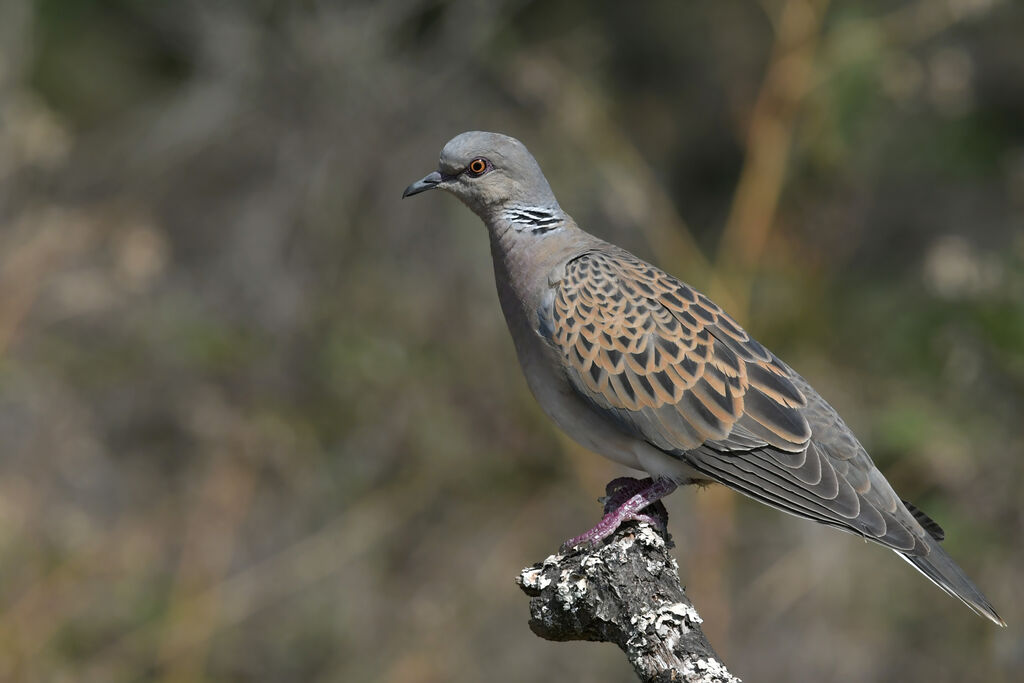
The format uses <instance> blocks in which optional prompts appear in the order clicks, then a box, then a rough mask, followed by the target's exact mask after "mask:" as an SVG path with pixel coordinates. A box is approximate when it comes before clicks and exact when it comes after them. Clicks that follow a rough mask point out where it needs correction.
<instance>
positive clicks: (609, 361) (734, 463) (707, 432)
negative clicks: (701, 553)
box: [402, 131, 1006, 626]
mask: <svg viewBox="0 0 1024 683" xmlns="http://www.w3.org/2000/svg"><path fill="white" fill-rule="evenodd" d="M428 190H442V191H445V192H448V193H450V194H453V195H455V196H456V197H457V198H458V199H460V200H461V201H462V202H463V203H464V204H465V205H466V206H467V207H468V208H469V209H470V210H472V211H473V212H474V213H475V214H476V215H477V216H479V217H480V219H481V220H482V221H483V223H484V225H486V227H487V231H488V234H489V236H490V246H491V257H492V260H493V263H494V277H495V283H496V285H497V290H498V299H499V301H500V303H501V308H502V311H503V313H504V315H505V320H506V322H507V323H508V329H509V332H510V334H511V337H512V341H513V344H514V346H515V350H516V355H517V357H518V359H519V363H520V365H521V367H522V371H523V374H524V375H525V377H526V381H527V384H528V385H529V387H530V390H531V391H532V393H533V395H534V397H535V398H536V399H537V401H538V402H539V403H540V406H541V408H542V409H543V410H544V412H545V413H546V414H547V415H548V416H549V417H550V418H551V419H552V420H553V421H554V422H555V423H556V424H557V425H558V426H559V427H560V428H561V429H562V430H564V431H565V432H566V433H567V434H568V435H569V436H570V437H571V438H572V439H573V440H575V441H576V442H578V443H579V444H580V445H582V446H583V447H585V448H587V449H589V450H592V451H594V452H595V453H597V454H599V455H602V456H604V457H607V458H610V459H611V460H613V461H615V462H617V463H621V464H622V465H625V466H627V467H630V468H634V469H637V470H642V471H645V472H647V474H649V475H650V478H649V479H645V480H643V481H642V482H638V483H634V484H631V485H624V486H619V487H618V491H617V493H616V496H617V497H616V499H615V500H614V501H612V505H611V506H610V507H609V506H606V509H610V510H611V511H610V512H608V513H607V514H606V515H605V516H604V517H603V518H602V519H601V521H600V522H599V523H598V524H597V525H596V526H595V527H594V528H593V529H591V530H590V531H588V532H586V533H584V534H582V535H580V536H578V537H576V538H574V539H571V540H570V541H568V542H567V544H566V545H567V546H569V547H572V546H576V545H580V544H596V543H600V542H601V541H602V540H603V539H604V538H606V537H607V536H609V535H610V534H611V533H612V532H614V531H615V529H616V528H617V527H618V526H619V525H621V524H622V523H623V522H626V521H629V520H647V521H651V522H655V523H656V522H657V520H654V519H652V518H651V517H649V516H648V515H645V514H644V509H645V508H646V507H647V506H649V505H651V504H652V503H654V502H655V501H657V500H659V499H661V498H662V497H664V496H666V495H668V494H670V493H671V492H672V491H674V490H675V489H676V488H677V487H678V486H681V485H687V484H707V483H718V484H723V485H725V486H727V487H729V488H731V489H733V490H735V491H738V492H739V493H742V494H744V495H746V496H749V497H751V498H753V499H755V500H757V501H760V502H761V503H765V504H767V505H769V506H771V507H774V508H777V509H779V510H782V511H784V512H788V513H791V514H793V515H796V516H798V517H802V518H805V519H809V520H812V521H815V522H819V523H821V524H826V525H828V526H831V527H835V528H837V529H840V530H842V531H846V532H849V533H852V534H856V535H858V536H861V537H863V538H865V539H868V540H871V541H874V542H876V543H879V544H881V545H883V546H885V547H887V548H890V549H892V550H893V551H895V552H896V553H897V554H898V555H899V556H900V557H902V558H903V559H904V560H906V561H907V562H909V563H910V564H911V565H912V566H914V567H915V568H916V569H917V570H918V571H920V572H921V573H922V574H924V575H925V576H926V577H927V578H928V579H930V580H931V581H932V582H933V583H935V584H936V585H937V586H938V587H939V588H941V589H942V590H943V591H945V592H946V593H948V594H949V595H952V596H954V597H956V598H958V599H959V600H961V601H962V602H963V603H964V604H966V605H967V606H968V607H970V608H971V609H972V610H974V611H975V612H976V613H977V614H979V615H981V616H983V617H985V618H987V619H989V620H991V621H992V622H994V623H996V624H998V625H1000V626H1005V625H1006V624H1005V622H1004V621H1003V620H1002V618H1000V617H999V615H998V614H997V613H996V611H995V609H994V608H993V607H992V605H991V604H990V603H989V601H988V599H987V598H986V597H985V596H984V595H983V594H982V592H981V591H980V590H979V589H978V588H977V587H976V586H975V585H974V584H973V583H972V582H971V580H970V579H968V578H967V576H966V575H965V574H964V572H963V570H962V569H961V568H960V567H959V566H958V565H957V564H956V562H954V560H953V559H952V558H951V557H950V556H949V554H948V553H946V551H945V550H943V548H942V546H941V545H940V541H942V540H943V538H944V532H943V530H942V528H941V527H940V526H939V525H938V524H937V523H936V522H935V521H933V520H932V519H931V518H930V517H928V516H927V515H926V514H925V513H924V512H922V511H921V510H919V509H917V508H916V507H915V506H913V505H911V504H909V503H907V502H906V501H904V500H902V499H901V498H900V497H899V496H898V495H897V494H896V492H895V491H894V490H893V487H892V486H891V485H890V484H889V482H888V481H887V480H886V478H885V477H884V476H883V475H882V473H881V472H880V471H879V469H878V468H877V467H876V466H875V464H874V462H873V461H872V460H871V457H870V456H869V455H868V453H867V451H866V450H865V448H864V446H863V445H861V443H860V442H859V441H858V440H857V437H856V436H855V435H854V434H853V432H852V431H851V430H850V428H849V427H847V425H846V423H844V422H843V420H842V418H841V417H840V416H839V414H838V413H837V412H836V410H835V409H834V408H833V407H832V406H831V405H829V404H828V402H827V401H825V399H823V398H822V397H821V396H820V395H819V394H818V392H816V391H815V390H814V388H813V387H811V385H810V384H809V383H808V382H807V380H805V379H804V378H803V377H801V376H800V375H799V374H798V373H797V372H796V371H795V370H793V369H792V368H791V367H790V366H789V365H787V364H786V363H785V362H783V361H782V360H781V359H779V358H778V357H777V356H776V355H775V354H773V353H772V352H771V351H769V350H768V349H767V348H765V347H764V346H762V345H761V344H760V343H758V342H757V341H756V340H755V339H754V338H753V337H751V336H750V334H748V333H747V332H746V331H745V330H744V329H743V328H742V327H741V326H740V325H739V324H738V323H737V322H736V321H735V320H734V319H733V318H732V317H731V316H729V314H728V313H726V312H725V311H724V310H722V308H721V307H719V306H718V305H717V304H715V303H714V302H713V301H711V300H710V299H709V298H708V297H706V296H705V295H704V294H702V293H701V292H699V291H698V290H697V289H695V288H693V287H691V286H690V285H688V284H686V283H684V282H682V281H680V280H678V279H676V278H675V277H673V276H672V275H669V274H668V273H666V272H664V271H663V270H660V269H659V268H657V267H655V266H653V265H651V264H649V263H647V262H645V261H643V260H642V259H640V258H637V257H636V256H634V255H633V254H631V253H629V252H628V251H626V250H624V249H621V248H619V247H617V246H615V245H613V244H610V243H608V242H605V241H603V240H601V239H599V238H597V237H595V236H593V235H591V234H590V233H588V232H586V231H584V230H583V229H581V228H580V227H579V226H578V225H577V224H576V222H575V221H574V220H573V219H572V218H571V217H570V216H569V215H568V214H567V213H566V212H565V211H563V210H562V208H561V206H560V205H559V203H558V201H557V200H556V199H555V195H554V193H553V192H552V190H551V186H550V185H549V184H548V181H547V180H546V179H545V177H544V174H543V172H542V171H541V169H540V166H539V165H538V164H537V161H536V160H535V159H534V157H533V156H532V155H531V154H530V152H529V151H528V150H527V149H526V147H525V146H524V145H523V144H522V143H521V142H519V141H518V140H516V139H515V138H512V137H509V136H506V135H502V134H499V133H488V132H481V131H471V132H466V133H462V134H461V135H458V136H456V137H455V138H453V139H452V140H451V141H449V142H448V143H447V144H446V145H445V146H444V149H443V150H442V151H441V156H440V160H439V163H438V168H437V170H436V171H433V172H431V173H429V174H428V175H427V176H426V177H424V178H422V179H421V180H418V181H416V182H414V183H412V184H411V185H409V186H408V187H407V188H406V190H405V192H404V193H403V194H402V197H403V198H405V197H410V196H413V195H418V194H421V193H423V192H426V191H428Z"/></svg>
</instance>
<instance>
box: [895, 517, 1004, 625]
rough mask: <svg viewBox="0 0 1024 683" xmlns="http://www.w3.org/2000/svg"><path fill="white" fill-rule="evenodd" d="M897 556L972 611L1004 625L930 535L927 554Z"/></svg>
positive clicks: (976, 588)
mask: <svg viewBox="0 0 1024 683" xmlns="http://www.w3.org/2000/svg"><path fill="white" fill-rule="evenodd" d="M900 557H902V558H903V559H905V560H906V561H907V562H909V563H910V564H911V565H913V566H914V568H915V569H917V570H918V571H919V572H921V573H922V574H924V575H925V576H926V577H928V579H930V580H931V582H932V583H934V584H935V585H936V586H938V587H939V588H941V589H942V590H944V591H945V592H946V593H948V594H950V595H952V596H953V597H955V598H957V599H959V600H960V601H961V602H963V603H964V604H965V605H967V606H968V607H970V608H971V609H972V610H973V611H974V612H975V613H977V614H979V615H980V616H983V617H985V618H986V619H988V620H990V621H992V622H993V623H995V624H998V625H999V626H1003V627H1005V626H1006V622H1005V621H1003V619H1002V617H1000V616H999V615H998V614H996V610H995V608H993V607H992V604H991V603H990V602H989V601H988V598H986V597H985V595H984V594H983V593H982V592H981V591H980V590H979V589H978V587H977V586H975V585H974V583H973V582H972V581H971V580H970V579H968V578H967V575H966V574H964V570H963V569H960V567H959V565H957V563H956V562H954V561H953V558H952V557H950V556H949V553H947V552H946V551H945V550H943V549H942V546H941V545H939V543H938V541H936V540H934V539H933V538H931V537H929V538H928V554H927V555H904V554H902V553H900Z"/></svg>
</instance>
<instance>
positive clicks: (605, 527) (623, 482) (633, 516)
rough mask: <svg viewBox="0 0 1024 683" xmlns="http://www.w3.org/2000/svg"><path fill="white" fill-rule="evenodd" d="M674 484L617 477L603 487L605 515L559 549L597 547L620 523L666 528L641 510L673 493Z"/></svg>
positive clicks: (663, 523)
mask: <svg viewBox="0 0 1024 683" xmlns="http://www.w3.org/2000/svg"><path fill="white" fill-rule="evenodd" d="M676 486H677V485H676V483H675V482H674V481H669V480H667V479H659V480H656V481H655V480H651V479H643V480H636V479H631V478H628V477H620V478H618V479H615V480H614V481H612V482H610V483H609V484H608V486H607V487H606V490H607V493H608V496H607V497H606V498H605V508H604V509H605V513H606V514H605V516H604V517H602V518H601V521H600V522H598V523H597V526H595V527H594V528H593V529H591V530H590V531H588V532H586V533H584V534H581V535H579V536H577V537H576V538H571V539H569V540H568V541H566V542H565V543H563V544H562V550H570V549H572V548H575V547H576V546H579V545H597V544H598V543H600V542H601V541H603V540H604V539H606V538H608V537H609V536H611V535H612V534H613V533H614V532H615V530H616V529H618V528H619V526H620V525H622V523H623V522H628V521H638V522H647V523H648V524H651V525H652V526H655V527H657V528H659V529H662V530H664V529H665V522H664V521H663V520H661V519H657V518H655V517H653V516H651V515H648V514H643V513H642V512H641V510H643V509H644V508H646V507H647V506H648V505H651V504H652V503H655V502H657V501H658V500H660V499H661V498H662V497H664V496H667V495H668V494H670V493H672V492H673V491H675V490H676Z"/></svg>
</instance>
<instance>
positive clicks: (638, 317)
mask: <svg viewBox="0 0 1024 683" xmlns="http://www.w3.org/2000/svg"><path fill="white" fill-rule="evenodd" d="M553 287H554V288H553V292H552V294H553V296H551V297H549V300H548V301H549V303H548V305H545V306H544V307H543V308H542V310H541V312H540V316H541V321H540V331H541V334H542V335H544V336H545V337H546V338H547V339H548V341H549V342H550V343H551V344H552V345H553V346H554V348H555V349H556V350H557V351H558V353H559V354H560V358H561V359H562V361H563V367H564V369H565V372H566V374H567V375H568V377H569V380H570V383H571V384H572V386H573V387H574V388H575V389H576V390H577V392H579V393H580V394H581V395H582V396H583V397H584V398H585V399H586V400H587V401H588V402H589V403H590V404H591V405H593V406H594V407H595V408H596V409H598V410H602V411H604V412H605V413H606V414H608V415H609V416H610V417H612V418H613V419H615V420H616V421H617V422H618V423H619V424H620V425H622V427H623V428H624V429H625V430H627V431H629V432H630V433H634V434H636V435H638V436H640V437H641V438H643V439H645V440H646V441H648V442H649V443H651V444H652V445H654V446H656V447H657V448H659V449H661V450H662V451H664V452H666V453H669V454H671V455H674V456H676V457H679V458H681V459H683V460H685V461H687V462H688V463H689V464H691V465H692V466H693V467H694V468H696V469H698V470H699V471H701V472H702V473H704V474H706V475H707V476H708V477H709V478H711V479H715V480H717V481H720V482H722V483H723V484H726V485H727V486H730V487H731V488H734V489H736V490H738V491H740V492H742V493H745V494H747V495H749V496H751V497H753V498H755V499H757V500H760V501H761V502H764V503H767V504H769V505H771V506H773V507H777V508H780V509H782V510H785V511H787V512H791V513H793V514H796V515H799V516H801V517H806V518H809V519H812V520H815V521H818V522H822V523H825V524H829V525H831V526H836V527H839V528H842V529H845V530H847V531H852V532H854V533H858V534H862V535H864V536H867V537H869V538H872V539H874V540H877V541H879V542H881V543H883V544H885V545H888V546H890V547H892V548H894V549H897V550H900V551H902V552H905V553H910V554H918V553H922V552H926V550H925V545H924V544H923V542H922V537H923V536H926V535H927V534H926V532H925V531H924V529H922V528H921V526H920V525H919V524H918V523H917V522H916V521H915V520H914V518H913V517H912V516H911V514H910V513H909V512H907V510H906V508H904V507H903V505H902V503H901V502H900V499H899V497H898V496H897V495H896V494H895V492H893V490H892V488H891V486H889V484H888V482H886V481H885V479H884V477H883V476H882V474H881V473H880V472H879V471H878V469H877V468H875V466H874V464H873V463H872V462H871V459H870V458H869V457H868V455H867V453H866V452H865V451H864V449H863V448H862V447H861V445H860V444H859V443H858V442H857V440H856V439H855V438H854V437H853V435H852V433H851V432H850V430H849V429H848V428H847V427H846V425H845V424H843V422H842V420H841V419H840V418H839V416H838V415H837V414H836V413H835V411H834V410H833V409H832V407H831V406H829V405H828V404H827V403H826V402H825V401H824V400H823V399H822V398H821V397H820V396H818V394H817V393H816V392H815V391H814V390H813V389H812V388H811V387H810V386H809V385H808V384H807V382H806V381H805V380H804V379H803V378H802V377H800V376H799V375H797V374H796V373H795V372H793V370H792V369H790V368H789V367H788V366H787V365H785V364H784V363H782V362H781V361H780V360H778V359H777V358H776V357H775V356H774V355H773V354H772V353H771V352H769V351H768V350H767V349H765V348H764V347H763V346H762V345H761V344H759V343H758V342H757V341H755V340H754V339H752V338H751V337H750V336H749V335H748V334H747V333H746V332H745V331H744V330H743V329H742V328H741V327H740V326H739V325H738V324H737V323H736V322H735V321H734V320H733V319H732V318H730V317H729V316H728V315H727V314H725V313H724V312H723V311H722V310H721V309H720V308H719V307H718V306H717V305H715V304H714V303H713V302H711V301H710V300H709V299H708V298H707V297H705V296H704V295H703V294H701V293H699V292H697V291H696V290H694V289H693V288H692V287H690V286H689V285H686V284H684V283H682V282H680V281H679V280H676V279H675V278H673V277H672V276H670V275H668V274H666V273H664V272H663V271H661V270H659V269H657V268H655V267H653V266H651V265H649V264H647V263H645V262H643V261H641V260H640V259H638V258H636V257H635V256H633V255H631V254H629V253H628V252H625V251H622V250H619V249H617V248H614V247H610V246H609V247H607V248H605V249H601V250H595V251H590V252H587V253H584V254H582V255H581V256H578V257H576V258H575V259H573V260H571V261H569V262H568V263H567V264H566V266H565V274H564V277H562V279H561V280H560V281H559V282H558V283H556V284H554V286H553Z"/></svg>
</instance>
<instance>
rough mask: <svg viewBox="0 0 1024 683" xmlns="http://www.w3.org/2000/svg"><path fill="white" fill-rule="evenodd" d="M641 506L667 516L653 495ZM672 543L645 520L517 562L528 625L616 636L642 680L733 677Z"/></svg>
mask: <svg viewBox="0 0 1024 683" xmlns="http://www.w3.org/2000/svg"><path fill="white" fill-rule="evenodd" d="M610 493H611V492H610V491H609V494H610ZM645 512H647V513H648V514H650V513H652V512H653V513H654V514H656V515H662V516H663V517H662V519H664V521H665V522H666V523H667V521H668V513H667V512H666V511H665V509H664V506H663V505H661V503H660V502H659V503H656V504H655V505H654V506H650V507H649V508H648V509H647V510H645ZM666 526H667V525H666ZM671 546H672V542H671V537H669V538H668V539H666V538H665V537H663V536H662V535H661V534H660V533H659V532H658V531H656V530H655V529H654V528H653V527H651V526H650V525H649V524H646V523H642V522H641V523H639V524H637V523H633V522H630V523H628V524H624V525H623V526H622V527H620V528H619V529H618V530H617V531H616V532H615V533H614V534H613V535H612V536H611V537H609V538H608V540H607V541H606V542H605V543H604V544H602V545H601V546H600V547H598V548H593V549H590V548H577V549H575V550H573V551H571V552H569V553H567V554H562V553H557V554H555V555H551V556H549V557H548V558H547V559H546V560H544V561H543V562H540V563H538V564H535V565H533V566H532V567H527V568H526V569H523V571H522V572H520V574H519V576H518V577H517V578H516V583H517V584H518V585H519V587H520V588H522V590H523V592H525V593H526V594H527V595H529V596H530V598H531V599H530V629H531V630H532V631H533V632H534V633H536V634H537V635H538V636H540V637H541V638H546V639H547V640H556V641H566V640H592V641H600V642H609V643H615V644H616V645H618V646H619V648H620V649H622V651H623V652H625V653H626V657H627V658H628V659H629V662H630V664H632V665H633V669H634V670H635V671H636V673H637V676H639V677H640V680H641V681H644V682H645V683H646V682H648V681H657V682H659V683H661V682H666V681H685V682H686V683H739V679H738V678H735V677H733V676H732V675H730V674H729V672H728V671H727V670H726V668H725V665H724V664H722V662H721V661H720V660H719V658H718V655H716V654H715V651H714V650H713V649H712V648H711V645H710V644H709V643H708V641H707V638H705V637H704V633H703V632H702V631H701V629H700V624H701V618H700V616H699V615H698V614H697V611H696V610H695V609H694V608H693V604H692V603H691V602H690V601H689V599H688V598H687V597H686V593H685V592H684V591H683V587H682V586H681V585H680V584H679V566H678V565H677V564H676V561H675V560H674V559H673V558H672V556H671V555H670V554H669V553H668V548H670V547H671Z"/></svg>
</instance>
